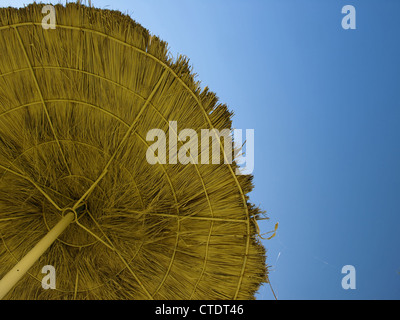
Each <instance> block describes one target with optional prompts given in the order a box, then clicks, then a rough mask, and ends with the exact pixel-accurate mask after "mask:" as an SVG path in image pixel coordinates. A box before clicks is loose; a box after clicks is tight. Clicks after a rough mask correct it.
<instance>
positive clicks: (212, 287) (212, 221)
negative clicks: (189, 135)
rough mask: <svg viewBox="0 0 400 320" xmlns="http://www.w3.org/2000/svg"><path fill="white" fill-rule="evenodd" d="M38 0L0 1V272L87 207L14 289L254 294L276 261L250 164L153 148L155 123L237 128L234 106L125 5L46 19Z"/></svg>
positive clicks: (56, 295)
mask: <svg viewBox="0 0 400 320" xmlns="http://www.w3.org/2000/svg"><path fill="white" fill-rule="evenodd" d="M43 6H44V5H43V4H32V5H29V6H27V7H25V8H22V9H14V8H0V237H1V238H0V278H1V277H3V276H4V275H5V274H6V273H7V272H8V271H9V270H11V269H12V268H13V267H14V266H15V265H16V264H17V262H18V261H20V260H21V259H22V258H23V257H24V256H25V255H26V254H27V253H28V252H29V251H30V250H31V249H32V248H33V247H34V246H35V244H37V243H38V242H39V241H40V239H42V238H43V237H44V236H45V235H46V234H47V233H48V232H49V230H51V229H52V228H53V227H54V226H55V225H56V224H57V223H58V222H59V221H60V219H61V218H62V215H63V212H64V210H65V208H72V209H76V208H78V207H80V206H82V204H84V207H85V209H84V211H83V212H81V213H80V214H79V215H77V217H76V219H75V221H73V222H72V223H71V224H70V225H69V226H68V227H67V228H66V230H65V231H64V232H63V233H62V234H60V236H59V237H58V238H57V240H56V241H55V242H54V243H53V244H52V245H51V246H50V248H49V249H48V250H47V251H46V252H44V254H43V255H41V257H40V258H39V259H38V260H37V262H36V263H35V264H34V265H33V266H32V267H31V268H30V269H29V271H28V273H27V274H26V275H25V276H24V277H23V278H22V279H21V280H20V281H19V282H18V283H17V285H16V286H14V287H13V289H12V290H11V291H10V292H9V293H8V294H7V296H6V298H7V299H254V295H255V292H256V291H257V290H258V288H259V286H260V285H261V284H262V283H263V282H266V281H267V274H268V272H267V266H266V263H265V249H264V247H263V246H262V245H261V243H260V242H259V238H258V235H257V233H258V230H259V229H258V226H257V220H258V219H259V217H260V215H261V211H260V210H259V209H258V208H257V207H255V206H254V205H252V204H251V203H250V202H249V197H248V193H249V192H250V191H251V190H252V188H253V185H252V182H251V180H252V176H251V175H236V174H235V172H236V171H235V170H236V168H237V164H236V163H235V161H233V162H232V163H227V164H226V163H224V162H223V161H221V163H220V164H200V163H199V164H186V165H184V164H181V163H178V164H150V163H149V162H148V161H147V160H146V151H147V150H148V148H149V146H150V145H151V144H152V142H149V141H147V140H146V134H147V133H148V132H149V130H151V129H154V128H159V129H162V130H164V131H165V132H168V128H169V121H177V123H178V125H179V127H180V128H182V129H183V128H192V129H194V130H195V131H196V132H198V133H200V130H201V129H218V130H220V131H221V130H223V129H229V130H232V123H231V117H232V113H231V112H230V111H229V110H228V108H227V107H226V106H225V105H223V104H221V103H219V102H218V99H217V97H216V95H215V94H214V93H213V92H211V91H209V89H208V88H205V89H201V87H200V83H199V82H198V81H197V80H196V79H195V76H194V74H193V73H192V70H191V67H190V65H189V62H188V60H187V59H186V58H184V57H182V56H180V57H178V58H177V59H172V58H171V57H170V54H169V52H168V49H167V43H166V42H164V41H161V40H160V39H158V38H157V37H155V36H151V35H150V33H149V31H148V30H146V29H145V28H143V27H142V26H140V25H139V24H137V23H136V22H134V21H133V20H132V19H131V18H130V17H129V16H127V15H123V14H121V13H120V12H117V11H110V10H102V9H96V8H93V7H91V6H84V5H81V4H80V3H68V4H67V5H66V6H63V5H56V6H54V7H55V10H56V24H55V26H56V28H55V29H51V28H48V29H45V28H43V26H42V20H43V18H44V16H45V14H43V13H42V8H43ZM188 41H190V39H189V40H188ZM182 145H183V143H182V142H179V143H178V148H179V147H181V146H182ZM219 146H220V151H221V155H222V158H225V159H227V155H226V153H225V152H224V148H223V147H224V145H223V143H222V139H221V140H220V141H219ZM210 163H211V161H210ZM275 231H276V230H275ZM45 265H52V266H54V268H55V271H56V283H57V285H56V289H47V290H45V289H43V288H42V286H41V280H42V278H43V276H44V275H43V274H42V273H41V270H42V267H43V266H45Z"/></svg>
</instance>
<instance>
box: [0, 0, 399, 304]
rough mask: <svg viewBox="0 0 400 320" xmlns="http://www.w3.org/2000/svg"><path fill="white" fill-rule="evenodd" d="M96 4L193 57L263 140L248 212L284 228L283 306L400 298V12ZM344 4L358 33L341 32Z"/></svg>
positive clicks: (276, 270)
mask: <svg viewBox="0 0 400 320" xmlns="http://www.w3.org/2000/svg"><path fill="white" fill-rule="evenodd" d="M31 2H32V1H27V0H23V1H19V0H16V1H14V0H13V1H8V0H0V5H1V6H8V5H14V6H18V5H23V4H24V3H26V4H27V3H31ZM52 3H54V1H53V2H52ZM92 3H93V4H94V5H95V6H97V7H101V8H106V9H117V10H120V11H122V12H124V13H129V14H130V15H131V16H132V18H133V19H134V20H136V21H137V22H139V23H140V24H142V25H143V26H144V27H146V28H148V29H149V30H150V31H151V32H152V33H153V34H155V35H158V36H160V37H161V38H162V39H163V40H165V41H167V42H168V43H169V46H170V49H171V52H172V53H173V54H174V56H176V54H178V53H180V54H184V55H186V56H188V57H189V58H190V60H191V64H192V65H193V67H194V71H195V72H196V73H197V74H198V79H199V80H201V81H202V83H203V84H204V86H205V85H207V86H209V87H210V88H211V90H212V91H214V92H216V93H217V94H218V96H219V98H220V100H221V101H222V102H224V103H227V104H228V105H229V107H230V109H231V110H233V111H234V112H235V118H234V126H235V127H236V128H241V129H246V128H247V129H255V152H256V155H255V171H254V176H255V177H254V183H255V190H254V191H253V192H252V194H251V201H252V202H253V203H255V204H257V205H260V206H261V208H262V209H264V210H266V211H267V214H268V216H269V217H270V220H269V221H268V222H265V223H264V222H263V223H261V224H260V226H261V228H262V231H263V232H267V231H269V230H272V229H273V227H274V224H275V223H276V222H279V229H278V233H277V236H276V237H275V238H273V239H272V240H269V241H265V242H264V244H265V246H266V248H267V249H268V264H269V265H271V271H270V279H271V283H272V285H273V288H274V290H275V293H276V294H277V295H278V298H279V299H400V230H399V226H400V210H399V207H400V143H399V141H400V129H399V124H400V36H399V35H400V18H399V15H400V1H398V0H374V1H372V0H363V1H356V0H346V1H342V0H324V1H321V0H303V1H295V0H291V1H290V0H260V1H255V0H252V1H244V0H242V1H238V0H218V1H211V0H207V1H205V0H201V1H200V0H197V1H191V0H181V1H176V0H169V1H165V0H158V1H156V0H140V1H138V0H129V1H122V0H112V1H111V0H94V1H92ZM348 4H350V5H354V6H355V8H356V17H357V20H356V23H357V25H356V27H357V29H356V30H344V29H342V27H341V20H342V17H343V16H344V15H343V14H342V13H341V9H342V7H343V6H344V5H348ZM348 264H350V265H353V266H354V267H355V268H356V289H355V290H344V289H342V287H341V279H342V277H343V276H344V275H343V274H341V268H342V267H343V266H344V265H348ZM257 298H258V299H273V296H272V293H271V290H270V289H269V287H268V286H265V287H262V288H261V290H260V291H259V293H258V294H257Z"/></svg>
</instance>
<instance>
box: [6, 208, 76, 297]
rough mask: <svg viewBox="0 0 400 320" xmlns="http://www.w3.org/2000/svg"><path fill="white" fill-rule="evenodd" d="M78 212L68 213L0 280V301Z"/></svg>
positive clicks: (70, 211)
mask: <svg viewBox="0 0 400 320" xmlns="http://www.w3.org/2000/svg"><path fill="white" fill-rule="evenodd" d="M75 216H76V211H73V210H72V209H71V210H69V211H68V212H66V214H65V215H64V216H63V218H62V219H61V220H60V221H59V222H58V223H57V224H56V225H55V226H54V227H53V228H52V229H51V230H50V231H49V232H48V233H47V234H46V235H45V236H44V237H43V238H42V239H41V240H40V241H39V242H38V243H37V244H36V245H35V246H34V247H33V248H32V249H31V250H30V251H29V252H28V253H27V254H26V255H25V256H24V257H23V258H22V259H21V260H20V261H19V262H18V263H17V264H16V265H15V266H14V268H12V269H11V270H10V271H9V272H8V273H7V274H6V275H5V276H4V277H3V278H2V279H1V280H0V299H3V298H4V296H5V295H6V294H7V293H8V292H9V291H10V290H11V289H12V288H13V287H14V286H15V285H16V284H17V282H18V281H19V280H20V279H21V278H22V277H23V275H24V274H25V273H27V272H28V270H29V269H30V268H31V267H32V266H33V264H34V263H35V262H36V261H37V260H38V259H39V258H40V256H41V255H42V254H43V253H44V252H45V251H46V250H47V249H48V248H49V247H50V246H51V244H52V243H53V242H54V241H55V240H56V239H57V238H58V236H59V235H60V234H61V233H62V232H63V231H64V230H65V229H66V228H67V227H68V226H69V225H70V224H71V222H73V221H74V220H75Z"/></svg>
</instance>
